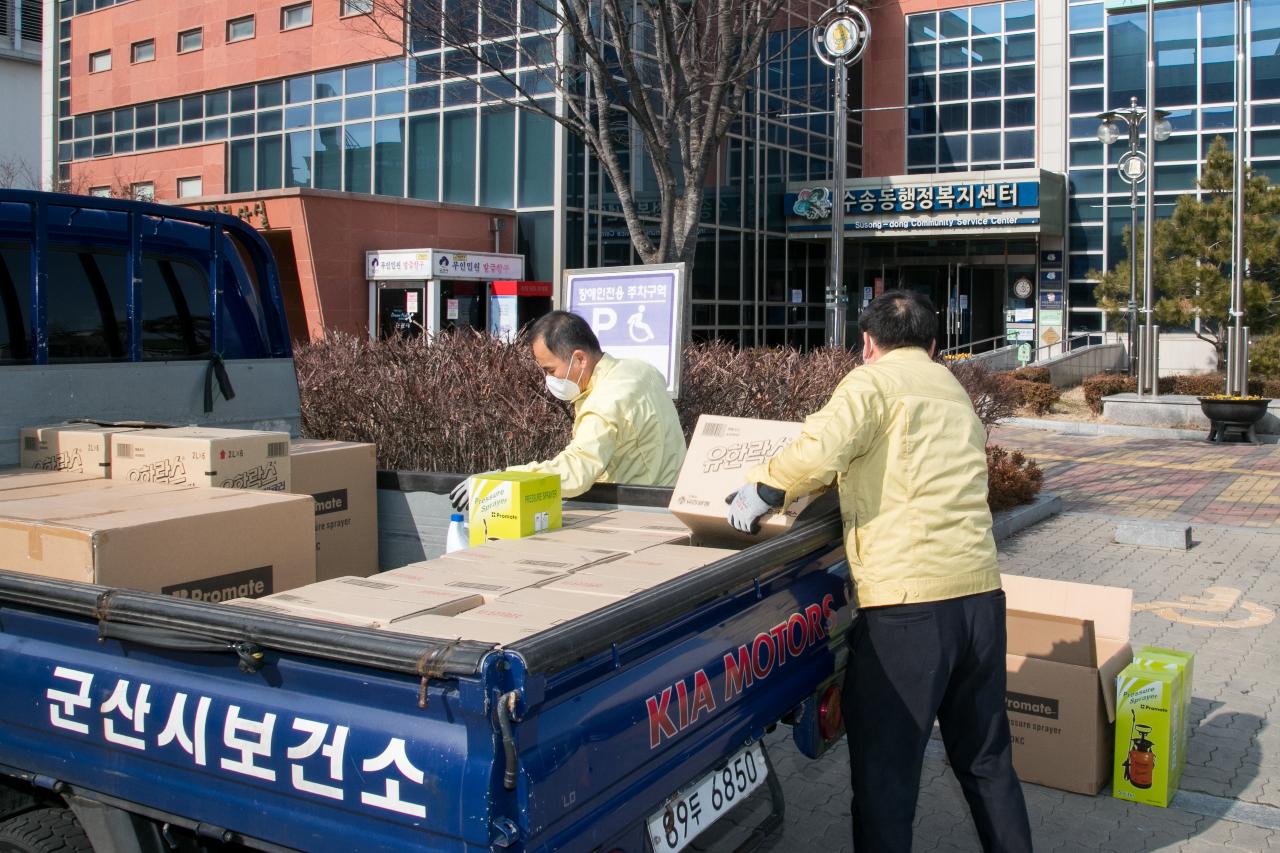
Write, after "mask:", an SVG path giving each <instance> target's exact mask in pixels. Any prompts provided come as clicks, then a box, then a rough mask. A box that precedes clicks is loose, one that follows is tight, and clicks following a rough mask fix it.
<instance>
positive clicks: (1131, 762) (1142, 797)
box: [1112, 663, 1185, 807]
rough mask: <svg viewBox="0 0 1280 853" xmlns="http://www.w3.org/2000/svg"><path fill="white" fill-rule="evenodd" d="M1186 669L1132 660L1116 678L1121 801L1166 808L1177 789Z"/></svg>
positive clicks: (1116, 788)
mask: <svg viewBox="0 0 1280 853" xmlns="http://www.w3.org/2000/svg"><path fill="white" fill-rule="evenodd" d="M1184 672H1185V670H1184V669H1181V668H1173V669H1152V668H1150V667H1148V666H1147V665H1145V664H1140V663H1131V664H1129V666H1127V667H1125V668H1124V670H1123V671H1122V672H1121V673H1120V675H1119V676H1118V677H1117V678H1116V735H1115V768H1114V773H1115V775H1114V778H1113V779H1112V796H1114V797H1116V798H1117V799H1120V800H1128V801H1130V802H1135V803H1145V804H1147V805H1151V806H1161V807H1163V806H1167V805H1169V800H1171V799H1173V794H1174V792H1175V791H1177V790H1178V774H1179V772H1180V771H1181V768H1182V764H1183V761H1184V760H1185V756H1184V755H1183V753H1182V751H1181V749H1180V748H1179V747H1180V742H1181V740H1182V734H1181V732H1182V726H1183V713H1184V709H1183V705H1182V703H1183V688H1182V685H1183V674H1184Z"/></svg>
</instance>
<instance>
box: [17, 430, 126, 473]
mask: <svg viewBox="0 0 1280 853" xmlns="http://www.w3.org/2000/svg"><path fill="white" fill-rule="evenodd" d="M128 432H136V430H134V429H131V428H129V427H104V426H98V425H97V424H55V425H52V426H42V427H24V428H23V430H22V432H21V435H20V439H21V453H22V456H21V463H22V467H23V468H33V469H38V470H42V471H71V472H73V473H76V474H86V475H88V476H91V477H102V478H104V479H105V478H108V477H110V476H111V437H112V436H113V435H117V434H120V433H128Z"/></svg>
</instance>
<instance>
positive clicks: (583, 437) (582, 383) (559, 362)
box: [450, 311, 686, 510]
mask: <svg viewBox="0 0 1280 853" xmlns="http://www.w3.org/2000/svg"><path fill="white" fill-rule="evenodd" d="M529 340H530V348H531V349H532V352H533V360H534V361H536V362H537V363H538V367H540V368H542V371H543V372H544V373H545V374H546V383H547V390H548V391H549V392H550V393H551V394H552V395H553V396H555V397H556V398H557V399H560V400H564V401H565V402H568V403H572V404H573V409H574V417H573V438H572V440H571V441H570V442H569V444H568V446H567V447H565V449H564V450H562V451H560V453H559V454H557V455H556V456H555V458H553V459H548V460H546V461H544V462H532V463H530V464H528V465H514V466H512V467H510V468H507V469H506V470H508V471H535V472H539V473H548V474H549V473H555V474H559V475H560V494H561V496H562V497H564V498H573V497H577V496H578V495H580V494H582V493H583V492H585V491H586V490H587V489H589V488H591V486H592V484H594V483H628V484H630V485H642V486H674V485H675V482H676V477H677V475H678V474H679V473H680V465H681V464H682V463H683V462H684V454H685V449H686V448H685V442H684V431H683V430H681V429H680V418H679V417H678V416H677V415H676V407H675V405H674V404H673V403H672V402H671V396H670V395H669V394H668V393H667V385H666V382H665V380H664V379H663V378H662V374H661V373H659V372H658V371H657V369H655V368H654V367H653V366H652V365H650V364H648V363H647V362H643V361H638V360H634V359H617V358H614V357H613V356H611V355H609V354H608V353H605V352H603V351H602V350H601V349H600V341H599V340H598V339H597V338H596V335H595V333H594V332H593V331H591V327H590V326H588V325H587V321H586V320H584V319H582V318H581V317H579V316H578V315H577V314H571V313H569V312H568V311H552V312H551V313H550V314H546V315H544V316H542V317H540V318H539V319H538V321H537V322H536V323H534V324H533V326H532V327H531V328H530V330H529ZM466 482H467V481H466V480H464V481H463V482H462V483H460V484H459V485H458V487H457V488H455V489H454V490H453V492H452V493H450V498H451V499H452V501H453V504H454V507H455V508H457V509H459V510H461V509H462V508H464V507H465V506H466V505H467V494H466Z"/></svg>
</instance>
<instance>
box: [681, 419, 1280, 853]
mask: <svg viewBox="0 0 1280 853" xmlns="http://www.w3.org/2000/svg"><path fill="white" fill-rule="evenodd" d="M993 440H996V441H999V442H1001V443H1003V444H1005V445H1006V446H1010V447H1021V448H1024V449H1026V450H1027V451H1029V452H1030V455H1032V456H1033V457H1035V458H1037V459H1040V460H1043V462H1044V467H1045V468H1046V471H1047V486H1046V488H1048V489H1049V490H1051V491H1054V492H1057V493H1058V494H1061V495H1062V496H1063V497H1064V500H1065V502H1066V505H1067V509H1068V511H1067V512H1065V513H1064V514H1062V515H1060V516H1057V517H1055V518H1052V519H1050V520H1048V521H1045V522H1042V523H1041V524H1039V525H1037V526H1035V527H1033V528H1031V529H1030V530H1027V531H1024V532H1023V533H1021V534H1018V535H1016V536H1014V537H1012V538H1011V539H1009V540H1006V541H1005V542H1003V543H1002V544H1001V547H1000V560H1001V569H1002V570H1003V571H1005V572H1010V573H1014V574H1027V575H1034V576H1037V577H1046V578H1058V579H1063V580H1074V581H1081V582H1085V583H1099V584H1107V585H1115V586H1128V587H1130V588H1132V589H1133V590H1134V601H1135V605H1137V606H1141V605H1143V604H1146V603H1150V602H1155V601H1166V602H1171V603H1173V604H1175V605H1177V604H1186V603H1188V602H1187V601H1186V600H1185V599H1184V597H1186V598H1189V599H1192V602H1191V603H1193V604H1196V605H1198V606H1201V607H1207V608H1209V609H1204V610H1199V611H1194V610H1184V609H1178V608H1176V607H1175V608H1173V609H1172V611H1171V615H1173V616H1174V617H1176V618H1177V619H1187V618H1191V619H1195V620H1199V621H1200V622H1202V623H1204V624H1188V623H1187V622H1185V621H1175V620H1173V619H1169V618H1166V616H1167V615H1170V614H1165V615H1160V614H1159V613H1157V612H1150V611H1145V610H1143V611H1138V612H1135V613H1134V618H1133V638H1134V643H1135V645H1145V644H1158V645H1162V646H1171V647H1174V648H1179V649H1186V650H1190V651H1193V652H1195V653H1196V670H1195V672H1196V681H1195V685H1194V699H1193V702H1192V708H1191V717H1192V725H1193V729H1192V734H1191V739H1190V741H1189V744H1188V758H1187V769H1186V771H1185V773H1184V775H1183V780H1182V790H1181V792H1180V793H1179V794H1178V796H1177V798H1176V799H1175V800H1174V803H1173V805H1172V806H1171V807H1170V808H1168V809H1159V808H1153V807H1149V806H1139V805H1133V804H1130V803H1126V802H1123V801H1120V800H1116V799H1113V798H1112V797H1111V796H1110V791H1109V789H1107V790H1104V792H1103V793H1102V794H1100V795H1098V796H1096V797H1085V796H1080V795H1077V794H1070V793H1066V792H1063V791H1056V790H1053V789H1050V788H1043V787H1040V786H1037V785H1024V786H1023V790H1024V793H1025V795H1026V798H1027V804H1028V810H1029V812H1030V815H1031V823H1032V831H1033V835H1034V839H1035V844H1036V849H1037V850H1039V851H1064V853H1065V851H1086V850H1100V851H1114V853H1131V851H1132V853H1136V852H1137V851H1185V852H1186V853H1200V851H1210V850H1216V851H1221V850H1228V851H1269V850H1275V851H1280V725H1276V723H1277V719H1278V718H1277V714H1278V713H1280V620H1274V619H1272V620H1271V621H1269V622H1267V621H1266V617H1267V614H1268V613H1270V614H1274V613H1275V612H1276V611H1278V610H1280V523H1278V522H1277V521H1276V518H1277V517H1280V447H1278V446H1275V445H1269V446H1261V447H1258V446H1247V447H1246V446H1236V447H1231V446H1227V447H1220V446H1218V447H1215V446H1210V445H1198V444H1194V443H1191V442H1162V441H1148V440H1134V439H1123V438H1115V437H1097V438H1092V437H1079V436H1069V437H1060V436H1053V435H1051V434H1048V433H1041V432H1037V431H1033V430H1021V429H1019V430H1002V431H1001V432H1000V433H999V434H998V435H997V436H995V437H994V439H993ZM1117 517H1127V518H1151V519H1157V518H1159V519H1169V520H1185V521H1188V522H1190V523H1191V524H1192V527H1193V538H1194V540H1195V543H1196V544H1195V545H1194V546H1193V547H1192V548H1191V550H1189V551H1186V552H1178V551H1172V552H1171V551H1163V550H1149V549H1143V548H1138V547H1133V546H1125V545H1117V544H1114V543H1113V542H1112V541H1111V539H1112V535H1113V533H1114V529H1115V520H1116V518H1117ZM1210 588H1216V589H1218V590H1227V592H1226V593H1221V592H1219V593H1215V594H1212V595H1210V596H1209V597H1207V598H1206V591H1207V590H1209V589H1210ZM1206 602H1207V603H1206ZM1259 623H1265V624H1259ZM1237 626H1243V627H1237ZM765 742H766V744H767V746H768V748H769V750H770V755H771V758H772V761H773V762H774V768H775V772H776V773H777V774H778V777H779V779H780V780H781V781H782V785H783V789H784V791H785V796H786V801H787V806H786V808H787V812H786V819H785V822H784V824H783V826H782V827H781V829H780V830H777V831H775V832H774V833H772V834H770V835H768V836H767V837H765V838H764V840H763V842H762V847H761V849H763V850H767V851H780V853H796V851H801V850H803V851H813V850H824V851H844V850H849V849H851V844H850V838H849V802H848V797H849V789H848V754H847V752H846V750H845V748H844V744H843V743H841V744H840V745H838V746H837V747H836V748H835V749H833V750H831V751H830V752H828V753H827V754H826V755H825V756H823V757H822V758H821V759H819V760H817V761H810V760H808V759H806V758H804V757H803V756H801V755H800V754H799V753H798V752H797V751H796V749H795V747H794V745H793V742H792V741H791V735H790V730H788V729H786V728H785V727H780V728H779V729H777V730H776V731H775V732H773V733H771V734H770V735H768V736H767V737H766V741H765ZM765 805H766V798H765V797H764V796H763V794H762V793H760V794H757V795H755V796H754V797H753V801H752V803H750V804H746V805H744V807H743V808H744V810H747V811H748V813H747V814H739V815H738V816H737V819H736V820H735V821H733V823H735V824H737V826H736V827H734V828H733V829H730V828H729V827H727V826H726V827H722V828H717V830H715V831H714V834H713V835H711V837H708V838H705V839H700V841H701V842H702V843H701V844H699V845H698V846H699V847H700V848H701V849H707V850H721V849H731V848H732V847H733V846H735V845H736V844H737V843H738V842H739V841H741V840H742V838H743V833H744V831H745V830H744V829H743V826H744V825H746V824H747V823H748V821H750V820H751V819H753V818H757V817H759V816H760V815H763V814H764V813H765V811H767V809H766V808H765ZM751 809H754V810H755V811H754V813H750V810H751ZM724 823H726V824H727V823H729V822H728V821H725V822H724ZM915 849H916V850H917V851H941V853H951V852H952V851H956V852H957V853H959V851H965V853H967V851H976V850H980V849H981V848H980V845H979V843H978V839H977V836H976V834H975V832H974V830H973V826H972V823H971V821H970V819H969V813H968V807H967V805H966V804H965V802H964V798H963V796H962V794H961V792H960V788H959V785H958V784H957V783H956V781H955V777H954V776H953V775H952V774H951V772H950V769H949V768H948V767H947V766H946V763H945V759H944V756H943V750H942V746H941V743H940V742H938V741H936V740H935V741H934V742H932V743H931V745H930V749H929V752H928V754H927V755H926V760H925V765H924V770H923V773H922V777H921V788H920V801H919V806H918V809H917V817H916V840H915Z"/></svg>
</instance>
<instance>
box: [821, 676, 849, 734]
mask: <svg viewBox="0 0 1280 853" xmlns="http://www.w3.org/2000/svg"><path fill="white" fill-rule="evenodd" d="M843 731H844V712H843V711H842V710H841V708H840V688H839V687H838V686H836V685H834V684H833V685H831V686H830V687H828V688H827V690H826V692H825V693H823V694H822V698H821V699H819V700H818V734H820V735H822V739H823V740H835V739H836V738H838V737H839V736H840V735H841V733H842V732H843Z"/></svg>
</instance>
